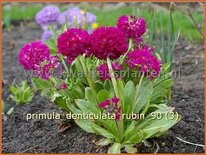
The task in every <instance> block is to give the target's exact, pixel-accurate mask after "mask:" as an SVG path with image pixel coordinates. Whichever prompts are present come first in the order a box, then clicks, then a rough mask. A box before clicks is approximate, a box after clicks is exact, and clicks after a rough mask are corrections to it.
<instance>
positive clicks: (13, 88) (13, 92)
mask: <svg viewBox="0 0 206 155" xmlns="http://www.w3.org/2000/svg"><path fill="white" fill-rule="evenodd" d="M10 91H11V92H12V94H16V93H18V88H16V87H14V86H10Z"/></svg>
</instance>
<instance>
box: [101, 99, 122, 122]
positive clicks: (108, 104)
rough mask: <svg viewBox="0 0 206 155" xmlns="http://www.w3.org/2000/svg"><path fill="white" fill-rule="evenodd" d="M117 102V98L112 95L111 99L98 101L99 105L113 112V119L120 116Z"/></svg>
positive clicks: (118, 118)
mask: <svg viewBox="0 0 206 155" xmlns="http://www.w3.org/2000/svg"><path fill="white" fill-rule="evenodd" d="M118 103H119V98H116V97H114V98H111V99H106V100H105V101H103V102H101V103H99V107H100V108H104V109H106V110H109V111H108V112H112V113H114V114H115V119H116V120H117V121H119V120H120V118H121V107H120V106H118Z"/></svg>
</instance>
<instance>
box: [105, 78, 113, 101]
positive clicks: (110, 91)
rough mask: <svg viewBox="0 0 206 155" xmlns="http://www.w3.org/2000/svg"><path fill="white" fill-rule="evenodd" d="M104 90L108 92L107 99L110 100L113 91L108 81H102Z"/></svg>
mask: <svg viewBox="0 0 206 155" xmlns="http://www.w3.org/2000/svg"><path fill="white" fill-rule="evenodd" d="M104 89H105V90H107V91H108V92H109V97H110V98H112V97H113V96H114V89H113V86H112V83H111V81H110V80H105V81H104Z"/></svg>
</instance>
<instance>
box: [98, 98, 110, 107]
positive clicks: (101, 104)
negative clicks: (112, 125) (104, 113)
mask: <svg viewBox="0 0 206 155" xmlns="http://www.w3.org/2000/svg"><path fill="white" fill-rule="evenodd" d="M109 104H110V100H105V101H103V102H101V103H100V104H99V107H100V108H105V107H107V106H108V105H109Z"/></svg>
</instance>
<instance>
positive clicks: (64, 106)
mask: <svg viewBox="0 0 206 155" xmlns="http://www.w3.org/2000/svg"><path fill="white" fill-rule="evenodd" d="M54 103H55V104H56V105H57V106H58V107H60V108H62V109H64V110H65V111H70V110H69V108H68V106H67V104H66V100H64V99H63V98H62V97H56V98H55V100H54Z"/></svg>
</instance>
